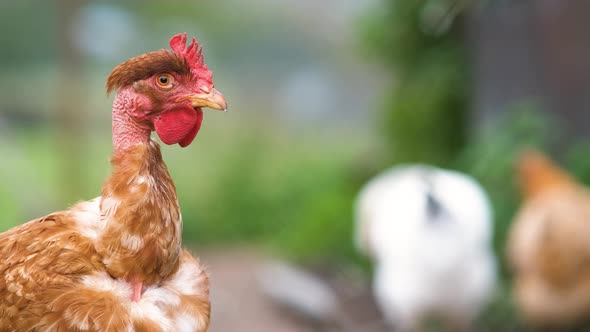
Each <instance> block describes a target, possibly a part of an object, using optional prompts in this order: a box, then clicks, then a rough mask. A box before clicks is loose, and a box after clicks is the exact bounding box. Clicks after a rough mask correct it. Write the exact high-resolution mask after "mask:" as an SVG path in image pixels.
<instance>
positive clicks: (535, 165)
mask: <svg viewBox="0 0 590 332" xmlns="http://www.w3.org/2000/svg"><path fill="white" fill-rule="evenodd" d="M518 178H519V181H520V185H521V189H522V192H523V197H524V202H523V204H522V207H521V209H520V211H519V212H518V214H517V216H516V218H515V220H514V222H513V225H512V229H511V231H510V236H509V243H508V256H509V257H508V258H509V261H510V263H511V265H512V268H513V272H514V278H515V279H514V296H515V299H516V302H517V305H518V307H519V310H520V312H521V314H522V316H523V317H524V318H525V319H526V320H527V321H528V322H529V323H530V324H532V325H535V326H539V327H550V328H565V327H570V326H574V325H577V324H580V323H581V322H582V321H584V320H585V319H587V318H588V317H589V315H590V191H589V190H588V189H587V188H586V187H585V186H583V185H582V184H581V183H579V182H578V181H576V180H575V179H574V178H573V177H572V176H570V175H569V174H568V173H567V172H566V171H564V170H562V169H560V168H559V167H558V166H557V165H555V164H554V163H553V162H551V161H550V160H549V159H548V158H546V157H545V156H543V155H542V154H541V153H539V152H536V151H527V152H525V153H523V154H522V155H521V157H520V160H519V162H518Z"/></svg>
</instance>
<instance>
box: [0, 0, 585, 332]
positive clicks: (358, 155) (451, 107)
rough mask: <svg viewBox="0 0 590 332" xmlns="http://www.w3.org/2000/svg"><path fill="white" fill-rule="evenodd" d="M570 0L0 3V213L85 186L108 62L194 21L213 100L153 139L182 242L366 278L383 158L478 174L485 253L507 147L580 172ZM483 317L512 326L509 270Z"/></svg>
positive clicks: (509, 158)
mask: <svg viewBox="0 0 590 332" xmlns="http://www.w3.org/2000/svg"><path fill="white" fill-rule="evenodd" d="M587 7H588V5H587V4H586V3H585V2H583V1H571V2H556V1H535V2H519V1H510V0H506V1H499V0H498V1H492V0H489V1H485V0H474V1H462V0H458V1H451V0H449V1H446V0H436V1H435V0H430V1H409V0H408V1H402V0H381V1H378V0H372V1H360V0H356V1H355V0H341V1H338V0H329V1H323V2H321V3H316V2H314V1H311V0H307V1H302V0H298V1H296V0H283V1H271V0H253V1H248V2H245V1H238V0H216V1H182V0H176V1H170V2H164V1H73V0H72V1H68V0H55V1H45V2H40V1H31V0H22V1H3V2H2V3H0V11H1V12H2V13H4V14H5V15H4V18H3V19H2V20H0V31H2V32H1V33H0V36H2V38H1V40H2V51H1V52H0V78H1V79H0V138H1V139H0V155H2V159H3V160H2V162H1V168H0V169H1V171H0V181H1V182H2V183H3V185H2V186H0V230H5V229H8V228H9V227H12V226H15V225H17V224H20V223H22V222H24V221H26V220H29V219H32V218H35V217H38V216H41V215H44V214H46V213H48V212H50V211H54V210H60V209H64V208H65V207H67V206H69V205H71V204H73V203H74V202H76V201H77V200H82V199H89V198H92V197H95V196H97V195H98V194H99V192H100V186H101V183H102V181H103V180H104V178H105V177H106V176H107V175H108V173H109V163H108V157H109V154H110V149H111V145H110V106H111V105H110V103H111V102H112V99H113V97H112V96H111V97H107V96H106V92H105V89H104V82H105V79H106V77H107V75H108V73H109V71H110V69H111V68H112V67H114V66H115V65H117V64H118V63H120V62H122V61H123V60H125V59H127V58H129V57H132V56H135V55H138V54H141V53H144V52H146V51H150V50H154V49H159V48H164V47H167V41H168V39H169V37H170V36H172V35H173V34H175V33H178V32H184V31H186V32H188V33H189V35H195V36H196V37H197V38H198V40H199V41H200V42H201V43H202V44H203V46H204V54H205V60H206V62H207V64H208V65H209V68H211V69H212V71H213V72H214V80H215V82H216V86H217V88H218V89H219V90H220V91H221V92H223V93H224V95H225V96H226V99H227V100H228V102H229V105H230V112H228V113H227V114H221V113H215V112H208V113H206V114H205V119H204V123H203V128H202V130H201V132H200V134H199V136H198V137H197V139H196V141H195V142H194V143H193V144H192V145H191V146H190V147H188V148H186V149H180V148H178V147H176V146H173V147H169V146H166V147H164V148H163V151H164V152H163V153H164V158H165V160H166V162H167V164H168V166H169V169H170V172H171V174H172V176H173V178H174V179H175V181H176V184H177V189H178V192H179V197H180V203H181V206H182V213H183V217H184V237H185V243H189V244H191V245H195V246H198V247H214V248H224V247H236V246H237V247H241V246H243V247H250V246H256V247H262V248H265V249H266V250H268V252H271V253H273V254H275V255H278V256H282V257H287V258H288V259H290V260H293V261H295V262H298V263H301V264H303V265H305V266H324V267H326V266H327V267H328V268H331V269H334V270H337V271H341V270H342V269H344V270H355V271H360V272H359V273H361V274H363V275H365V276H366V278H367V279H368V275H369V274H370V272H369V269H367V267H368V264H367V263H366V262H365V261H363V259H362V258H360V257H358V256H357V255H356V254H355V250H354V248H353V244H352V237H353V236H352V231H353V223H352V207H353V202H354V197H355V195H356V193H357V191H358V190H359V188H360V187H361V185H362V184H363V183H364V182H365V181H366V180H368V179H369V178H370V177H372V176H373V175H375V174H376V173H377V172H378V171H380V170H383V169H385V168H387V167H390V166H391V165H394V164H396V163H407V162H425V163H431V164H434V165H439V166H443V167H449V168H454V169H459V170H462V171H465V172H467V173H470V174H472V175H474V176H475V177H476V178H477V179H479V180H480V181H481V182H482V184H483V185H484V187H485V188H486V189H487V190H488V193H489V195H490V196H491V199H492V202H493V205H494V209H495V216H496V218H495V242H494V244H495V247H496V250H497V255H498V257H499V258H500V259H503V255H504V254H503V251H502V248H503V246H504V241H505V235H506V230H507V227H508V225H509V223H510V220H511V218H512V216H513V215H514V212H515V210H516V208H517V207H518V204H519V199H518V193H517V191H516V188H515V186H514V184H513V180H512V178H513V171H512V166H513V160H514V156H515V154H516V153H517V152H518V151H519V150H520V148H521V147H522V146H525V145H535V146H539V147H542V148H544V149H545V150H547V151H550V152H553V156H555V157H556V158H557V159H558V160H560V161H561V162H563V163H564V164H565V165H566V167H567V168H568V169H570V170H572V171H573V172H574V173H575V174H576V175H577V176H578V177H579V178H581V179H583V180H590V158H588V156H590V150H589V147H590V145H589V144H588V143H587V142H588V141H587V130H586V129H587V127H588V125H587V123H588V121H586V120H588V119H587V118H588V117H590V115H588V114H589V113H588V112H587V110H588V106H590V99H589V98H588V96H587V95H588V94H587V92H588V87H589V85H590V70H589V65H588V61H587V59H588V56H590V47H589V45H590V44H589V41H588V40H587V37H586V36H585V32H586V31H588V28H590V26H589V25H590V23H589V22H588V20H586V19H585V18H584V17H583V15H582V14H580V13H584V12H586V13H587V12H588V11H587V10H588V8H587ZM503 275H504V281H503V283H504V287H503V288H502V291H501V292H500V294H499V295H498V300H497V301H496V302H494V303H493V304H492V306H491V308H490V310H489V311H488V312H487V313H486V314H485V315H484V317H483V318H482V322H481V329H482V330H490V331H500V330H501V331H510V330H515V331H516V330H518V331H520V330H522V329H523V327H522V325H521V323H520V322H518V320H517V318H516V316H515V314H514V312H513V310H512V307H511V304H510V299H509V297H508V295H507V294H508V288H509V282H508V280H509V276H508V275H507V273H506V271H503Z"/></svg>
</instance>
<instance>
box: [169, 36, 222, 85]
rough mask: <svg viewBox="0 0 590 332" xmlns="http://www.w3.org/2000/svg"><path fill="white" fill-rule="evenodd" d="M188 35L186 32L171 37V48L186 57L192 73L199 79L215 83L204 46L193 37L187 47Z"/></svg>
mask: <svg viewBox="0 0 590 332" xmlns="http://www.w3.org/2000/svg"><path fill="white" fill-rule="evenodd" d="M186 41H187V36H186V32H185V33H179V34H177V35H175V36H173V37H172V38H170V48H172V50H173V51H174V53H176V54H177V55H178V56H181V57H183V58H185V59H186V62H187V63H188V65H189V67H190V68H191V73H192V74H193V75H195V76H197V77H198V78H199V79H203V80H206V81H207V82H209V83H213V73H212V72H210V71H209V69H208V68H207V65H206V64H205V61H204V59H203V53H202V50H203V49H202V47H201V46H199V43H197V41H196V40H195V38H194V37H193V39H192V41H191V43H190V44H189V45H188V47H186Z"/></svg>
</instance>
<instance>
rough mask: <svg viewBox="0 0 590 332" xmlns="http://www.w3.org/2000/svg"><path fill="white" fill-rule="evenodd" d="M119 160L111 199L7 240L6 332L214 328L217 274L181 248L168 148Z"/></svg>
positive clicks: (108, 187)
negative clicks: (212, 288) (212, 293)
mask: <svg viewBox="0 0 590 332" xmlns="http://www.w3.org/2000/svg"><path fill="white" fill-rule="evenodd" d="M112 163H113V172H112V174H111V177H110V178H109V179H108V180H107V181H106V182H105V184H104V186H103V190H102V196H101V197H98V198H96V199H94V200H91V201H88V202H81V203H78V204H77V205H75V206H74V207H73V208H72V209H70V210H68V211H62V212H56V213H53V214H50V215H47V216H45V217H43V218H40V219H36V220H33V221H30V222H28V223H26V224H24V225H21V226H19V227H16V228H14V229H12V230H10V231H8V232H5V233H2V234H0V299H1V301H0V331H22V330H36V331H133V330H135V331H206V329H207V326H208V323H209V310H210V309H209V308H210V305H209V296H208V292H209V289H208V279H207V275H206V273H205V272H204V271H203V269H202V267H201V265H200V264H199V262H198V261H197V260H195V259H194V258H193V257H192V256H191V255H190V253H188V252H187V251H186V250H182V249H181V234H180V233H181V220H180V212H179V207H178V202H177V197H176V192H175V188H174V184H173V182H172V180H171V179H170V176H169V174H168V171H167V169H166V166H165V164H164V163H163V161H162V158H161V154H160V150H159V147H158V146H157V144H156V143H153V142H151V141H150V142H149V143H146V144H140V145H137V146H134V147H132V148H130V149H129V150H128V151H126V153H124V154H120V155H118V156H117V155H116V156H115V157H114V158H113V161H112ZM132 277H135V278H138V279H139V280H140V281H142V282H143V285H144V288H143V294H142V296H141V299H140V300H139V301H138V302H134V301H132V300H131V292H132V289H131V286H130V284H129V279H130V278H132Z"/></svg>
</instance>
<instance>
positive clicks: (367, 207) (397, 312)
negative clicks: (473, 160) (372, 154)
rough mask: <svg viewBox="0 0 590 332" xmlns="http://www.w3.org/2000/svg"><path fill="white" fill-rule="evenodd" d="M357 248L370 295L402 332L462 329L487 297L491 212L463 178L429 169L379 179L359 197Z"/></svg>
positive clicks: (491, 275)
mask: <svg viewBox="0 0 590 332" xmlns="http://www.w3.org/2000/svg"><path fill="white" fill-rule="evenodd" d="M356 214H357V216H356V218H357V220H356V227H357V232H356V237H357V238H356V240H357V245H358V247H359V249H360V250H361V251H363V252H364V253H365V254H366V255H368V256H370V257H371V258H372V260H373V261H374V264H375V274H374V284H373V291H374V294H375V298H376V301H377V304H378V305H379V307H380V309H381V311H382V312H383V315H384V316H385V318H386V319H387V320H388V322H389V323H391V324H392V325H393V326H395V327H396V328H398V329H399V330H402V331H412V330H416V329H417V328H419V326H420V324H421V322H422V321H423V319H424V318H425V317H426V316H431V315H434V316H437V317H440V318H442V319H443V320H445V321H447V322H448V323H449V324H452V326H453V328H459V327H462V328H467V327H468V326H469V325H470V324H471V323H472V321H473V320H474V318H475V317H476V316H477V314H478V313H479V312H480V311H481V309H482V308H483V306H484V305H485V304H486V302H487V301H488V299H489V297H490V296H491V293H492V290H493V288H494V285H495V282H496V262H495V257H494V255H493V252H492V249H491V235H492V212H491V208H490V204H489V202H488V199H487V197H486V194H485V193H484V191H483V190H482V188H481V187H480V186H479V185H478V184H477V183H476V182H475V181H474V180H473V179H472V178H470V177H468V176H466V175H463V174H461V173H458V172H453V171H448V170H442V169H438V168H434V167H429V166H422V165H412V166H403V167H396V168H393V169H390V170H388V171H385V172H384V173H382V174H381V175H379V176H377V177H376V178H374V179H373V180H371V181H370V182H369V183H368V184H367V185H365V187H364V188H363V189H362V191H361V192H360V194H359V197H358V201H357V207H356Z"/></svg>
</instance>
